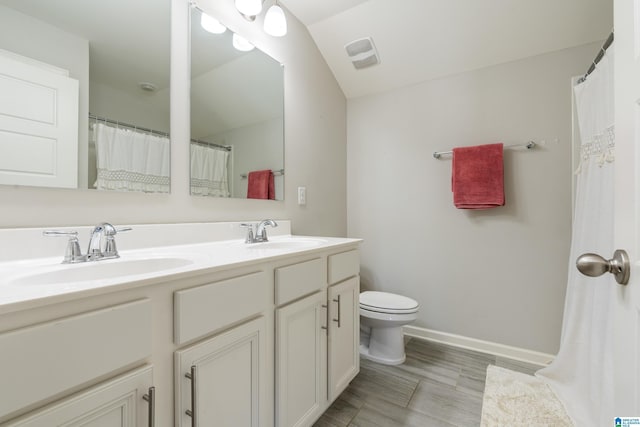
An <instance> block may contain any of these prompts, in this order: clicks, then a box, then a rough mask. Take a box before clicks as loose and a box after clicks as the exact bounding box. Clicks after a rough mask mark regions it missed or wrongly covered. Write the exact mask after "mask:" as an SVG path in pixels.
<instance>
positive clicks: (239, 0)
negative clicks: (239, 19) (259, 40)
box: [235, 0, 263, 20]
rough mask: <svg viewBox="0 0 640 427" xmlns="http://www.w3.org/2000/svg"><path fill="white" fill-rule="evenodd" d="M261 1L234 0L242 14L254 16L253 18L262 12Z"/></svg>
mask: <svg viewBox="0 0 640 427" xmlns="http://www.w3.org/2000/svg"><path fill="white" fill-rule="evenodd" d="M262 1H263V0H235V4H236V9H238V12H240V13H241V14H242V15H244V16H246V17H254V19H255V16H257V15H258V14H259V13H260V12H262ZM252 20H253V19H252Z"/></svg>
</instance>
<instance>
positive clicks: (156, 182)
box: [93, 123, 170, 193]
mask: <svg viewBox="0 0 640 427" xmlns="http://www.w3.org/2000/svg"><path fill="white" fill-rule="evenodd" d="M93 135H94V142H95V145H96V163H97V169H98V171H97V180H96V188H97V189H98V190H118V191H143V192H147V193H168V192H169V189H170V178H169V171H170V166H169V164H170V142H169V138H167V137H164V136H158V135H151V134H148V133H143V132H139V131H135V130H132V129H123V128H119V127H112V126H107V125H106V124H104V123H95V124H94V128H93Z"/></svg>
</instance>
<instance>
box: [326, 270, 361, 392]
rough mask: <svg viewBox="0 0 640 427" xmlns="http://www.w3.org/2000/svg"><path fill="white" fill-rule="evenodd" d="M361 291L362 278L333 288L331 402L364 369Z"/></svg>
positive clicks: (330, 361)
mask: <svg viewBox="0 0 640 427" xmlns="http://www.w3.org/2000/svg"><path fill="white" fill-rule="evenodd" d="M359 294H360V280H359V277H353V278H351V279H349V280H346V281H344V282H342V283H340V284H337V285H334V286H331V287H330V288H329V319H330V320H331V321H330V322H329V402H333V401H334V400H335V399H336V398H337V397H338V396H339V395H340V393H342V392H343V391H344V389H345V388H347V386H348V385H349V383H350V382H351V380H352V379H353V378H354V377H355V376H356V375H357V374H358V372H359V371H360V353H359V340H360V310H359V303H358V301H359Z"/></svg>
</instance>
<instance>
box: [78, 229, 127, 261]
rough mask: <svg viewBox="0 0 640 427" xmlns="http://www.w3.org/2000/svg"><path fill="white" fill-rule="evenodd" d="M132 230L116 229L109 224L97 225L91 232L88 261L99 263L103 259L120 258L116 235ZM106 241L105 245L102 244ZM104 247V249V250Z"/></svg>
mask: <svg viewBox="0 0 640 427" xmlns="http://www.w3.org/2000/svg"><path fill="white" fill-rule="evenodd" d="M130 230H131V228H119V229H116V228H115V227H114V226H113V225H111V224H109V223H108V222H102V223H100V224H98V225H96V226H95V227H94V228H93V230H92V231H91V237H90V239H89V248H88V249H87V261H98V260H101V259H112V258H120V255H118V249H117V248H116V240H115V235H116V234H118V232H123V231H130ZM103 240H104V244H103V243H102V242H103ZM103 247H104V249H102V248H103Z"/></svg>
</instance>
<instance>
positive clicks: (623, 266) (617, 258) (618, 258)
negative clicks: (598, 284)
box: [576, 249, 631, 285]
mask: <svg viewBox="0 0 640 427" xmlns="http://www.w3.org/2000/svg"><path fill="white" fill-rule="evenodd" d="M576 267H578V270H579V271H580V273H582V274H584V275H585V276H590V277H598V276H602V275H603V274H604V273H611V274H613V275H614V276H615V278H616V282H618V283H619V284H621V285H626V284H627V283H629V275H630V274H631V264H630V262H629V255H627V252H625V251H623V250H621V249H618V250H617V251H615V252H614V253H613V258H611V259H610V260H606V259H604V258H602V257H601V256H600V255H597V254H583V255H580V256H579V257H578V259H577V260H576Z"/></svg>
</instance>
